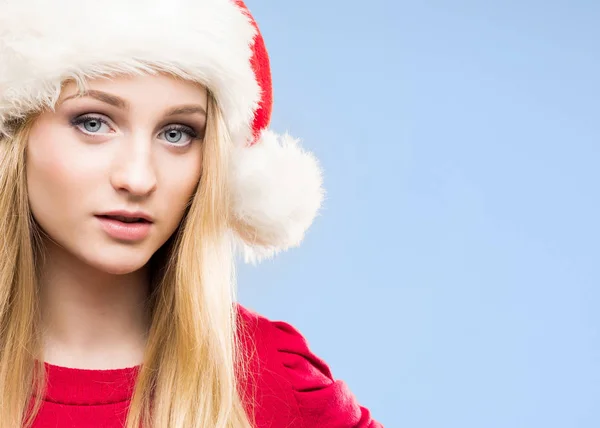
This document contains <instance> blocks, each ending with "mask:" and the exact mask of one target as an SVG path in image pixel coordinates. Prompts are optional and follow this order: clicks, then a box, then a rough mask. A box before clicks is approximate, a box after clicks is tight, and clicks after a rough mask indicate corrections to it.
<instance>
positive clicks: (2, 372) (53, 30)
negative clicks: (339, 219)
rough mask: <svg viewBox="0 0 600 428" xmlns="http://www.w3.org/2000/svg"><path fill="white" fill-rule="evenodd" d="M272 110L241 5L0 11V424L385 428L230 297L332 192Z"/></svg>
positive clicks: (310, 358)
mask: <svg viewBox="0 0 600 428" xmlns="http://www.w3.org/2000/svg"><path fill="white" fill-rule="evenodd" d="M271 106H272V94H271V75H270V69H269V60H268V56H267V52H266V49H265V46H264V42H263V39H262V37H261V35H260V33H259V31H258V28H257V26H256V23H255V21H254V20H253V18H252V17H251V15H250V13H249V11H248V10H247V8H246V6H245V5H244V4H243V3H242V2H241V1H233V0H179V1H175V0H157V1H147V0H144V1H141V0H128V1H123V0H103V1H102V2H97V3H94V4H93V7H92V6H91V5H89V3H88V4H85V3H83V2H80V1H76V0H58V1H53V2H49V1H47V0H2V1H0V162H1V165H0V187H1V192H0V230H1V233H2V236H3V238H4V241H3V246H2V253H1V254H0V322H1V330H0V341H1V344H0V397H2V399H1V400H0V415H2V416H1V420H0V427H2V428H4V427H10V428H14V427H18V426H27V427H36V428H37V427H50V426H51V427H58V426H60V427H104V428H113V427H123V426H126V427H128V428H134V427H136V428H137V427H139V426H144V427H150V426H153V427H175V428H190V427H236V428H237V427H305V428H308V427H378V426H381V425H380V424H378V423H376V422H375V421H374V420H373V419H372V418H371V416H370V413H369V411H368V410H367V409H365V408H363V407H361V406H360V405H359V404H358V403H357V402H356V400H355V398H354V396H353V395H352V394H351V393H350V391H348V389H347V388H346V386H345V384H344V383H343V382H340V381H336V380H334V379H333V378H332V376H331V373H330V371H329V368H328V367H327V365H326V364H325V363H324V362H323V361H322V360H320V359H319V358H317V357H316V356H315V355H314V354H313V353H312V352H311V351H310V350H309V349H308V347H307V345H306V341H305V340H304V338H303V337H302V336H301V335H300V333H299V332H297V331H296V330H295V329H294V328H293V327H291V326H290V325H288V324H286V323H283V322H273V321H270V320H267V319H266V318H264V317H262V316H260V315H258V314H255V313H252V312H250V311H248V310H247V309H245V308H243V307H241V306H239V305H237V304H236V303H235V299H234V293H233V291H234V286H235V281H234V280H233V279H232V278H233V276H234V275H233V274H234V255H235V251H236V250H239V251H241V252H242V253H243V255H244V257H245V260H246V261H252V262H256V261H259V260H261V259H263V258H265V257H270V256H272V255H274V254H276V253H277V252H279V251H283V250H286V249H288V248H290V247H293V246H296V245H298V244H299V243H300V241H301V240H302V237H303V235H304V233H305V231H306V230H307V228H308V227H309V225H310V224H311V223H312V221H313V219H314V217H315V215H316V214H317V212H318V210H319V207H320V204H321V202H322V199H323V190H322V187H321V173H320V169H319V166H318V164H317V162H316V160H315V159H314V157H313V156H312V155H311V154H309V153H307V152H304V151H303V150H302V149H300V147H299V146H298V145H297V144H296V142H295V141H294V140H293V139H291V138H290V137H289V136H287V135H286V136H278V135H276V134H274V133H273V132H272V131H270V130H268V128H267V127H268V124H269V120H270V115H271Z"/></svg>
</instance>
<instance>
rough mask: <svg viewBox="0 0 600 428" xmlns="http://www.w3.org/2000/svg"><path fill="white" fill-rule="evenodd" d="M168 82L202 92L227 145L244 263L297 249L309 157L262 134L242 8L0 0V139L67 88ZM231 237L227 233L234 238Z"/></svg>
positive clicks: (267, 78)
mask: <svg viewBox="0 0 600 428" xmlns="http://www.w3.org/2000/svg"><path fill="white" fill-rule="evenodd" d="M146 72H148V73H155V72H168V73H171V74H173V75H176V76H180V77H183V78H185V79H188V80H191V81H195V82H198V83H201V84H203V85H205V86H206V87H207V88H208V89H209V90H210V91H211V92H212V93H213V95H214V96H215V98H216V100H217V102H218V105H219V107H220V109H221V111H222V112H223V116H224V119H225V123H226V125H227V128H228V131H229V134H230V136H231V138H232V141H233V143H234V146H235V148H234V156H233V160H232V162H231V168H232V171H231V177H232V184H231V192H232V196H233V208H232V210H233V212H232V215H233V216H234V218H235V219H236V221H239V223H241V224H244V225H247V226H248V230H251V231H252V237H250V236H248V234H245V235H244V236H242V235H241V234H240V235H237V234H234V236H235V237H236V242H237V244H238V248H240V249H241V250H242V252H243V254H244V256H245V260H246V261H258V260H260V259H262V258H265V257H269V256H272V255H274V254H275V253H277V252H279V251H282V250H286V249H288V248H290V247H293V246H297V245H298V244H299V243H300V242H301V241H302V239H303V237H304V234H305V232H306V230H307V229H308V227H309V226H310V225H311V224H312V222H313V220H314V218H315V216H316V215H317V212H318V210H319V208H320V206H321V203H322V200H323V196H324V191H323V188H322V174H321V169H320V167H319V164H318V162H317V160H316V159H315V157H314V156H313V155H312V154H311V153H309V152H306V151H305V150H303V149H302V148H301V147H300V146H299V144H298V141H297V140H295V139H294V138H292V137H291V136H289V135H287V134H285V135H278V134H276V133H274V132H273V131H271V130H269V129H268V126H269V123H270V119H271V110H272V104H273V95H272V85H271V70H270V65H269V57H268V54H267V50H266V48H265V44H264V41H263V38H262V36H261V34H260V31H259V29H258V26H257V25H256V22H255V20H254V19H253V17H252V15H251V14H250V12H249V10H248V9H247V7H246V5H245V4H244V3H243V1H240V0H127V1H123V0H102V1H101V2H96V1H88V0H53V1H49V0H0V136H1V135H3V134H4V135H8V134H9V133H10V131H11V129H10V126H11V124H13V123H15V121H18V120H19V119H22V118H24V117H26V116H27V115H29V114H30V113H32V112H35V111H39V110H40V109H42V108H53V106H54V105H55V103H56V101H57V100H58V97H59V95H60V90H61V84H62V83H63V82H64V81H65V80H66V79H75V80H77V81H85V79H88V78H94V77H100V76H110V75H117V74H121V73H126V74H136V73H146ZM234 232H235V231H234Z"/></svg>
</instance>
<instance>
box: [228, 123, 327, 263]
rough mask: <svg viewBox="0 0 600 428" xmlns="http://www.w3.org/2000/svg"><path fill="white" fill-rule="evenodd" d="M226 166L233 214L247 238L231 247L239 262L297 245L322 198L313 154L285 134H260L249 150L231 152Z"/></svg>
mask: <svg viewBox="0 0 600 428" xmlns="http://www.w3.org/2000/svg"><path fill="white" fill-rule="evenodd" d="M232 167H233V171H232V194H233V214H234V216H235V218H236V220H237V221H238V222H239V224H242V225H246V226H247V229H248V230H249V231H251V235H252V236H248V234H245V236H242V235H240V236H239V238H240V240H239V241H238V242H237V243H236V244H237V245H238V249H240V250H241V251H242V252H243V255H244V259H245V261H246V262H253V263H256V262H257V261H260V260H262V259H265V258H268V257H271V256H273V255H274V254H276V253H277V252H279V251H283V250H287V249H288V248H290V247H295V246H297V245H299V244H300V242H301V241H302V239H303V238H304V234H305V232H306V230H307V229H308V228H309V226H310V225H311V224H312V222H313V220H314V218H315V216H316V215H317V213H318V211H319V208H320V207H321V203H322V201H323V198H324V195H325V191H324V190H323V187H322V184H323V177H322V171H321V168H320V166H319V163H318V161H317V159H316V158H315V157H314V155H313V154H312V153H310V152H307V151H304V150H303V149H302V148H301V147H300V146H299V145H298V140H295V139H294V138H292V137H291V136H289V135H288V134H285V135H282V136H280V135H277V134H275V133H274V132H272V131H269V130H265V131H263V133H262V134H261V137H260V140H259V141H258V142H257V143H256V144H255V145H253V146H251V147H237V148H236V149H235V152H234V156H233V160H232Z"/></svg>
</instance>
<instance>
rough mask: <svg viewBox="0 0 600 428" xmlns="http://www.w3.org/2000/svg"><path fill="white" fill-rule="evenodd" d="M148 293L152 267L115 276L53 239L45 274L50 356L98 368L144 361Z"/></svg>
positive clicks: (42, 278)
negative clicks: (67, 249) (75, 254)
mask: <svg viewBox="0 0 600 428" xmlns="http://www.w3.org/2000/svg"><path fill="white" fill-rule="evenodd" d="M148 295H149V276H148V268H147V266H146V267H144V268H142V269H140V270H138V271H135V272H132V273H129V274H124V275H113V274H109V273H106V272H102V271H99V270H98V269H96V268H94V267H92V266H90V265H87V264H85V263H84V262H82V261H81V260H79V259H77V258H76V257H74V256H73V255H72V254H70V253H68V252H67V251H66V250H65V249H64V248H61V247H59V246H58V245H56V244H54V243H50V244H48V245H47V246H46V257H45V263H44V265H43V267H42V269H41V274H40V309H41V317H42V346H43V352H44V361H46V362H48V363H50V364H54V365H57V366H64V367H72V368H81V369H97V370H100V369H116V368H124V367H131V366H134V365H139V364H141V362H142V359H143V353H144V348H145V344H146V338H147V332H148V326H149V317H148V313H147V309H146V307H147V306H146V301H147V298H148Z"/></svg>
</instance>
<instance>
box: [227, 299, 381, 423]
mask: <svg viewBox="0 0 600 428" xmlns="http://www.w3.org/2000/svg"><path fill="white" fill-rule="evenodd" d="M238 325H239V334H238V336H239V340H240V345H241V348H242V351H243V353H244V354H245V355H246V357H247V363H246V376H245V380H243V381H242V384H243V385H244V389H245V392H246V395H247V396H248V397H252V399H251V402H252V403H253V404H254V406H253V408H254V412H253V413H254V414H255V417H256V426H257V427H262V426H265V427H266V426H286V427H297V428H300V427H302V428H312V427H326V426H327V427H329V426H331V427H333V426H335V427H340V428H346V427H348V428H350V427H352V428H378V427H381V426H382V425H381V424H379V423H377V422H375V421H374V420H373V419H372V418H371V415H370V412H369V410H367V409H366V408H364V407H362V406H360V405H359V403H358V402H357V400H356V398H355V397H354V395H353V394H352V392H351V391H350V390H349V389H348V387H347V385H346V384H345V383H344V382H343V381H341V380H336V379H334V377H333V375H332V373H331V370H330V368H329V366H328V365H327V363H326V362H325V361H323V360H322V359H321V358H319V357H318V356H316V355H315V354H314V353H313V352H312V351H311V350H310V348H309V345H308V342H307V340H306V338H305V337H304V336H303V335H302V334H301V333H300V332H299V331H298V330H297V329H296V328H295V327H293V326H292V325H290V324H289V323H286V322H284V321H272V320H269V319H267V318H266V317H264V316H262V315H260V314H257V313H256V312H253V311H251V310H249V309H247V308H245V307H243V306H241V305H238Z"/></svg>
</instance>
